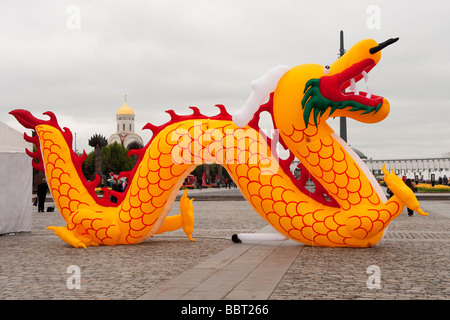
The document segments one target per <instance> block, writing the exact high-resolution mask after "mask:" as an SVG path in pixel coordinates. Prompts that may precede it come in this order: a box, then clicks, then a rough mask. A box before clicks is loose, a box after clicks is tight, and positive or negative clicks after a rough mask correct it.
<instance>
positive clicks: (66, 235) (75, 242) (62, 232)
mask: <svg viewBox="0 0 450 320" xmlns="http://www.w3.org/2000/svg"><path fill="white" fill-rule="evenodd" d="M47 230H52V231H53V232H54V233H55V235H57V236H58V237H60V238H61V240H63V241H64V242H66V243H68V244H70V245H72V246H74V247H75V248H84V249H86V244H85V243H84V242H83V241H82V240H80V239H79V238H77V236H75V234H74V233H73V232H72V231H71V230H69V229H67V228H66V227H55V226H49V227H48V228H47Z"/></svg>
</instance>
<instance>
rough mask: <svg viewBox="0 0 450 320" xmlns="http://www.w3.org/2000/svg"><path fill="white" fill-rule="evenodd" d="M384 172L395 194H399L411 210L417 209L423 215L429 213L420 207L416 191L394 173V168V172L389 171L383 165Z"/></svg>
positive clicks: (399, 197)
mask: <svg viewBox="0 0 450 320" xmlns="http://www.w3.org/2000/svg"><path fill="white" fill-rule="evenodd" d="M383 173H384V182H386V184H387V186H388V188H389V189H391V191H392V192H393V193H394V195H395V196H397V198H398V199H399V200H400V201H402V202H403V203H404V204H405V206H407V207H408V208H409V209H411V210H414V211H417V213H418V214H420V215H422V216H427V215H428V213H426V212H424V211H423V210H422V209H421V208H420V205H419V201H417V198H416V196H415V195H414V192H413V191H412V190H411V189H410V188H409V187H408V186H407V185H406V184H405V183H404V182H403V180H402V179H401V178H400V177H398V176H397V175H396V174H395V173H394V169H392V173H389V171H387V170H386V166H385V165H383Z"/></svg>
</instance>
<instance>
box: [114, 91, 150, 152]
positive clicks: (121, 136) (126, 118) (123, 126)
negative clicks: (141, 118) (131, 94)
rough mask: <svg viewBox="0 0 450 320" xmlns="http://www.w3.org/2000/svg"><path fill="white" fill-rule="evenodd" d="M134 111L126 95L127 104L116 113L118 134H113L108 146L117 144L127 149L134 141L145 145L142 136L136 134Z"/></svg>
mask: <svg viewBox="0 0 450 320" xmlns="http://www.w3.org/2000/svg"><path fill="white" fill-rule="evenodd" d="M134 116H135V114H134V111H133V109H131V108H130V107H129V106H128V105H127V97H126V95H125V103H124V104H123V106H122V107H120V108H119V110H117V113H116V130H117V131H116V133H114V134H112V135H111V136H110V137H109V139H108V144H111V143H114V142H117V143H119V144H122V145H123V146H124V147H125V148H126V147H128V145H129V144H130V143H132V142H134V141H136V142H138V143H140V144H141V145H143V144H144V143H143V140H142V138H141V136H139V135H138V134H136V133H135V132H134Z"/></svg>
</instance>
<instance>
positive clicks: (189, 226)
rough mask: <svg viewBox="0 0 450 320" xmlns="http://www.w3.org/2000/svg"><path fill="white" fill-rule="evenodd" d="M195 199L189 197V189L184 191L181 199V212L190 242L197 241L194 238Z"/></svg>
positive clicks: (184, 228) (185, 231) (184, 229)
mask: <svg viewBox="0 0 450 320" xmlns="http://www.w3.org/2000/svg"><path fill="white" fill-rule="evenodd" d="M192 201H194V199H193V198H192V199H189V198H188V197H187V189H186V190H184V192H183V195H182V196H181V198H180V211H181V220H182V226H183V231H184V233H185V234H186V235H187V237H188V238H189V240H190V241H195V239H193V238H192V231H193V230H194V205H193V204H192Z"/></svg>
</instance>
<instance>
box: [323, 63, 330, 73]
mask: <svg viewBox="0 0 450 320" xmlns="http://www.w3.org/2000/svg"><path fill="white" fill-rule="evenodd" d="M323 73H325V74H329V73H330V66H328V65H326V66H325V67H324V68H323Z"/></svg>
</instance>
